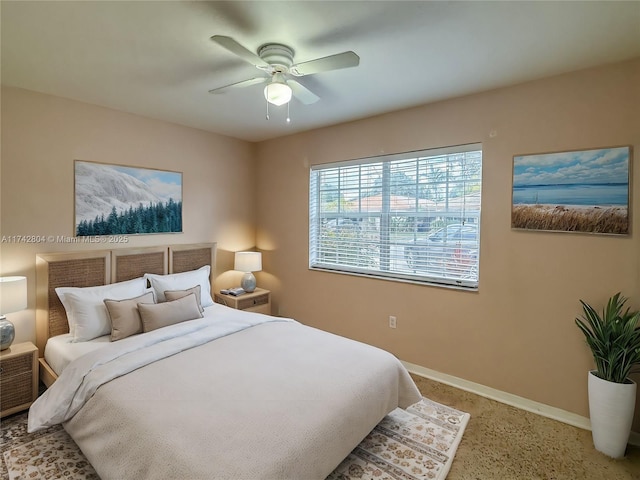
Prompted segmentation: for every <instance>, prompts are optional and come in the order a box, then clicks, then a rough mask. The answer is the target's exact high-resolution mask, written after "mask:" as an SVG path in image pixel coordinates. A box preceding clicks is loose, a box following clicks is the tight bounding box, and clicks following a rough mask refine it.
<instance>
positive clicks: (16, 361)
mask: <svg viewBox="0 0 640 480" xmlns="http://www.w3.org/2000/svg"><path fill="white" fill-rule="evenodd" d="M32 369H33V356H32V355H20V356H19V357H13V358H7V359H6V360H0V378H2V380H3V383H4V379H5V378H6V377H12V376H13V375H19V374H21V373H30V372H31V370H32Z"/></svg>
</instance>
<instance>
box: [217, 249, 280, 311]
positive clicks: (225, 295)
mask: <svg viewBox="0 0 640 480" xmlns="http://www.w3.org/2000/svg"><path fill="white" fill-rule="evenodd" d="M233 269H234V270H238V271H241V272H244V275H243V277H242V281H241V282H240V286H241V287H242V289H243V290H244V291H245V292H246V293H242V294H241V295H238V296H235V295H231V294H230V290H221V291H220V293H215V294H214V297H213V298H214V301H215V302H216V303H220V304H222V305H226V306H227V307H231V308H235V309H237V310H245V311H247V312H256V313H264V314H266V315H271V292H270V291H269V290H265V289H263V288H256V277H255V276H254V275H253V272H259V271H261V270H262V254H261V253H260V252H236V255H235V263H234V267H233Z"/></svg>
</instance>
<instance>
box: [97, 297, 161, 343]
mask: <svg viewBox="0 0 640 480" xmlns="http://www.w3.org/2000/svg"><path fill="white" fill-rule="evenodd" d="M139 303H155V301H154V298H153V292H147V293H145V294H144V295H140V296H139V297H135V298H129V299H127V300H110V299H109V300H105V301H104V304H105V306H106V307H107V312H108V313H109V319H110V320H111V341H112V342H115V341H116V340H122V339H123V338H127V337H129V336H131V335H135V334H136V333H142V320H140V312H138V304H139Z"/></svg>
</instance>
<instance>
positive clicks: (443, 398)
mask: <svg viewBox="0 0 640 480" xmlns="http://www.w3.org/2000/svg"><path fill="white" fill-rule="evenodd" d="M412 377H413V379H414V380H415V382H416V385H418V388H419V389H420V391H421V392H422V394H423V395H425V396H428V397H429V398H430V399H432V400H434V401H436V402H439V403H443V404H445V405H449V406H451V407H453V408H456V409H458V410H462V411H464V412H468V413H469V414H470V415H471V420H470V421H469V425H468V426H467V429H466V430H465V432H464V437H463V438H462V442H461V443H460V447H459V448H458V451H457V452H456V457H455V460H454V462H453V465H452V467H451V470H450V472H449V476H448V477H447V480H640V448H639V447H633V446H628V447H627V453H626V456H625V458H624V459H620V460H613V459H611V458H609V457H607V456H606V455H603V454H602V453H600V452H598V451H596V450H595V449H594V447H593V441H592V439H591V432H590V431H587V430H583V429H581V428H576V427H572V426H570V425H567V424H564V423H561V422H558V421H555V420H551V419H549V418H545V417H541V416H540V415H536V414H534V413H530V412H526V411H524V410H520V409H518V408H515V407H511V406H509V405H505V404H503V403H499V402H496V401H494V400H489V399H488V398H485V397H481V396H479V395H475V394H473V393H469V392H465V391H462V390H459V389H457V388H454V387H450V386H448V385H444V384H442V383H438V382H435V381H433V380H428V379H426V378H423V377H419V376H417V375H412Z"/></svg>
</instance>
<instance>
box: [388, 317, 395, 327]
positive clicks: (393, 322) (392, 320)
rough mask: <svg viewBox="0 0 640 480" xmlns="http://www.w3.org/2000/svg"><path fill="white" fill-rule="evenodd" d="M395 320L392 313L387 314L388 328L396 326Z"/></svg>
mask: <svg viewBox="0 0 640 480" xmlns="http://www.w3.org/2000/svg"><path fill="white" fill-rule="evenodd" d="M396 326H397V320H396V317H394V316H393V315H389V328H396Z"/></svg>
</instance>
